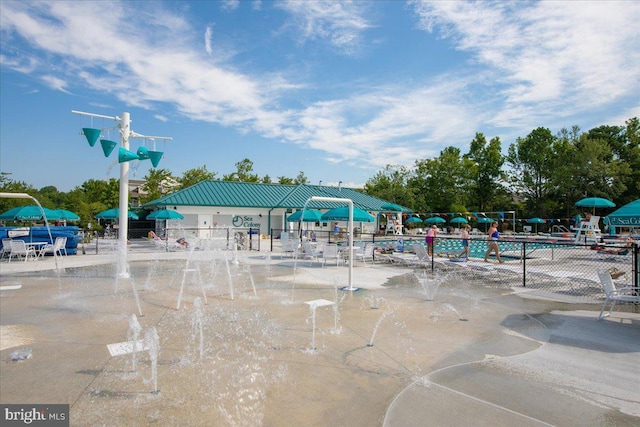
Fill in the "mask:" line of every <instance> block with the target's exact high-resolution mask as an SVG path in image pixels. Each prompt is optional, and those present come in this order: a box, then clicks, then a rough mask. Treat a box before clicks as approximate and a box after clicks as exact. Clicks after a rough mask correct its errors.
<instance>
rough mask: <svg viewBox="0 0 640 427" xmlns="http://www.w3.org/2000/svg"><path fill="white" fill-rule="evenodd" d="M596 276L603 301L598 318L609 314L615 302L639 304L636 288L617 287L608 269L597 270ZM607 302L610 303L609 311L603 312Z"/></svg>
mask: <svg viewBox="0 0 640 427" xmlns="http://www.w3.org/2000/svg"><path fill="white" fill-rule="evenodd" d="M598 277H599V279H600V284H601V285H602V290H604V302H603V303H602V309H601V310H600V315H599V316H598V320H601V319H603V318H605V317H607V316H610V315H611V312H612V311H613V308H614V307H615V305H616V303H617V302H622V303H632V304H640V292H639V289H638V288H633V287H620V288H617V287H616V284H615V283H614V281H613V279H612V278H611V273H610V272H609V270H598ZM607 304H610V306H609V312H608V313H605V308H606V307H607Z"/></svg>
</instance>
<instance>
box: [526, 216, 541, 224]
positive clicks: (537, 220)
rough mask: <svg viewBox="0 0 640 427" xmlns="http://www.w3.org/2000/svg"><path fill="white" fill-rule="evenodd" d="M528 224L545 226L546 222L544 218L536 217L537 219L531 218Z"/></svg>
mask: <svg viewBox="0 0 640 427" xmlns="http://www.w3.org/2000/svg"><path fill="white" fill-rule="evenodd" d="M527 222H528V223H529V224H544V223H545V222H546V221H545V220H544V219H542V218H538V217H535V218H529V219H528V220H527Z"/></svg>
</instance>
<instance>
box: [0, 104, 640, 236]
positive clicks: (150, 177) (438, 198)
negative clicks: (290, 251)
mask: <svg viewBox="0 0 640 427" xmlns="http://www.w3.org/2000/svg"><path fill="white" fill-rule="evenodd" d="M625 125H626V126H608V125H603V126H599V127H596V128H593V129H590V130H589V131H587V132H582V131H581V130H580V128H579V127H578V126H573V127H571V129H566V128H565V129H562V130H561V131H560V132H558V133H557V134H556V135H554V134H553V133H552V132H551V131H550V130H549V129H547V128H543V127H539V128H537V129H534V130H532V131H531V133H529V134H528V135H527V136H525V137H518V138H517V139H516V141H515V142H514V143H512V144H510V145H509V146H508V148H507V151H506V154H503V153H502V142H501V141H500V138H499V137H494V138H492V139H491V140H489V141H487V138H486V137H485V136H484V135H483V134H482V133H476V135H475V137H474V138H473V139H472V140H471V141H470V144H469V150H468V152H466V153H464V154H463V153H462V151H461V150H460V149H459V148H457V147H454V146H449V147H447V148H445V149H444V150H442V151H441V152H440V154H439V156H437V157H434V158H430V159H417V160H416V161H415V163H414V165H413V167H406V166H399V165H387V166H386V167H385V168H384V169H383V170H381V171H379V172H377V173H376V174H375V175H374V176H373V177H372V178H370V179H369V180H368V181H367V182H366V184H365V186H364V188H363V189H362V191H363V192H364V193H366V194H368V195H371V196H374V197H378V198H381V199H384V200H387V201H390V202H392V203H396V204H399V205H402V206H406V207H409V208H411V209H412V210H413V211H414V212H417V213H428V212H451V213H466V212H491V211H493V212H496V211H511V210H513V211H516V216H518V217H533V216H540V217H543V218H558V217H570V216H572V215H574V214H575V213H576V212H577V208H576V207H575V202H576V201H578V200H580V199H581V198H583V197H592V196H593V197H604V198H607V199H609V200H612V201H614V202H615V203H616V205H617V206H622V205H624V204H626V203H629V202H631V201H633V200H636V199H638V198H639V197H640V120H639V119H638V118H637V117H634V118H631V119H629V120H627V121H626V122H625ZM235 166H236V170H235V171H234V172H232V173H230V174H224V175H223V176H222V177H221V178H218V177H217V175H218V174H217V173H216V172H212V171H209V170H208V169H207V167H206V165H204V166H202V167H197V168H194V169H189V170H187V171H185V172H184V173H183V174H182V176H179V177H176V176H174V175H173V174H172V173H171V172H170V171H169V170H167V169H149V171H148V173H147V175H145V176H144V178H143V180H144V181H145V184H144V185H143V186H142V190H143V192H142V193H141V195H140V203H141V204H144V203H146V202H148V201H151V200H155V199H157V198H159V197H162V196H164V195H166V194H170V193H172V192H174V191H176V190H180V189H183V188H187V187H190V186H192V185H194V184H196V183H198V182H200V181H203V180H208V179H222V180H225V181H241V182H261V183H272V182H277V183H279V184H306V183H308V179H307V177H306V176H305V174H304V172H302V171H301V172H300V173H299V174H298V176H296V177H295V178H289V177H285V176H279V177H277V179H276V180H273V179H272V178H271V177H270V176H269V175H265V176H264V177H259V176H258V175H257V174H255V173H254V172H253V162H252V161H251V160H249V159H246V158H245V159H243V160H242V161H240V162H238V163H236V164H235ZM0 191H3V192H12V193H16V192H24V193H28V194H30V195H32V196H34V197H36V198H37V199H38V200H39V201H40V203H41V204H42V206H44V207H48V208H52V209H54V208H62V209H68V210H71V211H73V212H76V213H77V214H78V215H79V216H80V218H81V220H80V222H79V224H78V225H80V226H81V227H85V226H86V224H87V223H88V222H91V221H93V222H94V223H95V221H94V218H95V215H96V214H97V213H98V212H100V211H103V210H105V209H109V208H112V207H116V206H118V201H119V196H118V194H119V180H118V179H115V178H111V179H108V180H96V179H90V180H87V181H85V182H84V183H82V184H81V185H80V186H78V187H75V188H74V189H73V190H71V191H69V192H60V191H58V190H57V188H56V187H54V186H46V187H43V188H41V189H36V188H34V187H32V186H31V185H29V184H27V183H25V182H21V181H14V180H12V179H11V176H10V173H7V172H2V173H0ZM25 203H28V202H26V201H24V200H20V199H0V212H4V211H6V210H8V209H10V208H12V207H15V206H19V205H21V204H25Z"/></svg>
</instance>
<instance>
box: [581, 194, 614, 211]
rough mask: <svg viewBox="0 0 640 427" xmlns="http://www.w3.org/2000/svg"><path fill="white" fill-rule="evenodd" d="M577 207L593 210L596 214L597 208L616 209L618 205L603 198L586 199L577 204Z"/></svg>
mask: <svg viewBox="0 0 640 427" xmlns="http://www.w3.org/2000/svg"><path fill="white" fill-rule="evenodd" d="M576 206H580V207H582V208H592V209H593V213H594V214H595V212H596V208H615V207H616V204H615V203H613V202H612V201H611V200H608V199H604V198H602V197H585V198H584V199H580V200H578V201H577V202H576Z"/></svg>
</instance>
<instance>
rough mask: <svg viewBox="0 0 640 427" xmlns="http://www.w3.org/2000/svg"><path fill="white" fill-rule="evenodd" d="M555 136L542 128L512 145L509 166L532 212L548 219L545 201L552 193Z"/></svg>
mask: <svg viewBox="0 0 640 427" xmlns="http://www.w3.org/2000/svg"><path fill="white" fill-rule="evenodd" d="M555 140H556V138H555V136H554V135H553V134H552V133H551V131H550V130H549V129H547V128H542V127H539V128H537V129H534V130H533V131H531V133H530V134H529V135H527V136H526V137H524V138H517V139H516V142H515V144H511V145H510V146H509V150H508V154H507V158H506V160H507V163H508V164H509V166H510V167H511V173H510V177H511V185H512V186H513V188H514V189H515V190H516V191H517V192H518V193H519V194H521V195H523V196H524V197H525V200H526V202H527V205H528V210H529V211H530V212H535V213H537V214H539V215H543V216H547V215H548V213H547V208H546V207H545V201H546V200H548V196H549V195H550V194H551V193H552V190H553V182H552V180H551V178H552V167H553V162H554V160H555V157H554V153H553V144H554V143H555Z"/></svg>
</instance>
